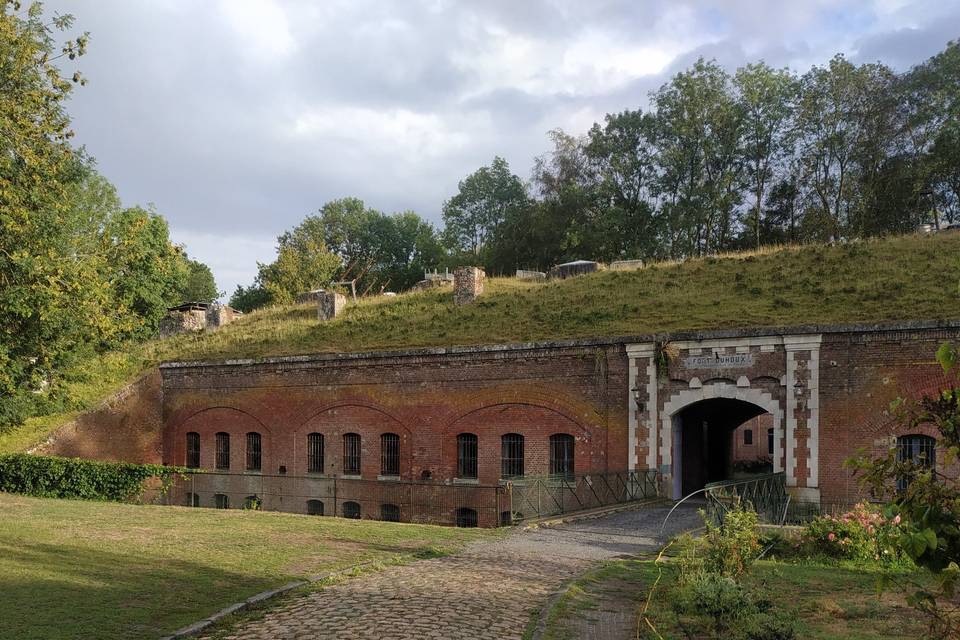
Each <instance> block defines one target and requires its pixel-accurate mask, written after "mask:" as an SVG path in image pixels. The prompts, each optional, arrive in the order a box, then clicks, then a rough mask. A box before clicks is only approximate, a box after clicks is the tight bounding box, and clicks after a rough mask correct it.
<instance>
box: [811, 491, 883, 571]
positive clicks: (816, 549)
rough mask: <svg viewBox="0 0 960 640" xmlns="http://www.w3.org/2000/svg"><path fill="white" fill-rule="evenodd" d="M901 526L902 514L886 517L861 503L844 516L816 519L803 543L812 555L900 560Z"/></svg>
mask: <svg viewBox="0 0 960 640" xmlns="http://www.w3.org/2000/svg"><path fill="white" fill-rule="evenodd" d="M899 529H900V516H894V517H892V518H887V517H885V516H884V515H883V513H881V512H880V510H879V509H878V508H876V507H875V506H873V505H871V504H869V503H866V502H861V503H860V504H857V505H856V506H854V507H853V508H852V509H851V510H850V511H847V512H846V513H843V514H841V515H837V516H831V515H826V516H820V517H818V518H815V519H814V520H813V521H812V522H810V524H808V525H807V527H806V529H805V530H804V532H803V543H804V544H805V545H806V546H807V548H808V551H809V552H810V553H811V554H812V555H820V556H826V557H828V558H835V559H837V560H861V561H879V562H884V563H889V562H893V561H896V560H898V559H899V554H898V553H897V551H896V549H897V547H896V540H897V538H898V536H899V534H900V531H899Z"/></svg>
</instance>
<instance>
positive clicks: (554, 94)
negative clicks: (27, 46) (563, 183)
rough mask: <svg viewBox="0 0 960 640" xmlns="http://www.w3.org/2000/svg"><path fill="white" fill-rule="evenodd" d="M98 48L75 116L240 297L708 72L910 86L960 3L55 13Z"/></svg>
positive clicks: (293, 0) (118, 0) (67, 1)
mask: <svg viewBox="0 0 960 640" xmlns="http://www.w3.org/2000/svg"><path fill="white" fill-rule="evenodd" d="M45 4H46V6H47V8H48V10H49V11H55V12H59V13H72V14H74V15H75V16H76V19H77V22H76V25H75V30H76V31H89V32H90V34H91V43H90V50H89V54H88V55H87V56H85V57H84V58H82V60H81V61H80V64H79V68H80V69H81V70H82V71H83V73H84V74H85V75H86V77H87V78H88V79H89V84H88V85H87V86H86V87H83V88H80V89H78V90H77V91H76V93H75V96H74V97H73V99H72V101H71V104H70V112H71V114H72V116H73V119H74V128H75V130H76V132H77V138H78V140H79V141H80V143H81V144H84V145H86V147H87V149H88V151H89V152H90V153H91V154H92V155H93V156H95V157H96V159H97V162H98V164H99V167H100V170H101V171H102V172H103V173H104V174H105V175H106V176H107V177H108V178H109V179H110V180H111V181H112V182H113V183H114V184H115V185H116V186H117V188H118V189H119V191H120V194H121V197H122V198H123V200H124V202H125V203H126V204H128V205H132V204H147V203H153V204H154V205H155V206H156V207H157V210H158V211H159V212H161V213H162V214H163V215H164V216H166V218H167V219H168V220H169V221H170V225H171V228H172V232H173V237H174V240H175V241H177V242H180V243H183V244H185V245H186V247H187V250H188V252H189V253H190V254H191V255H192V256H194V257H196V258H198V259H200V260H202V261H204V262H206V263H207V264H209V265H210V266H211V267H212V269H213V271H214V274H215V276H216V278H217V282H218V285H219V287H220V288H221V289H223V290H226V291H227V292H228V294H229V292H231V291H232V290H233V289H234V288H235V287H236V285H237V284H238V283H244V284H247V283H249V282H251V281H252V280H253V277H254V275H255V273H256V262H257V261H258V260H259V261H269V260H271V259H272V257H273V254H274V241H275V238H276V236H277V235H278V234H279V233H280V232H282V231H283V230H285V229H288V228H290V227H292V226H293V225H295V224H296V223H297V222H299V221H300V220H301V219H302V218H303V217H304V216H306V215H308V214H310V213H313V212H315V211H316V210H317V209H318V208H319V207H320V206H321V205H322V204H323V203H324V202H326V201H328V200H331V199H334V198H339V197H343V196H348V195H350V196H358V197H360V198H363V199H364V200H365V201H366V202H367V204H368V205H370V206H373V207H375V208H377V209H380V210H383V211H387V212H392V211H401V210H406V209H413V210H415V211H417V212H418V213H420V214H421V215H422V216H424V217H426V218H427V219H429V220H431V221H434V222H439V220H440V210H441V206H442V203H443V201H444V200H445V199H447V198H449V197H450V196H451V195H452V194H453V193H454V192H455V191H456V187H457V182H458V180H460V179H461V178H463V177H464V176H466V175H467V174H469V173H470V172H472V171H473V170H475V169H476V168H478V167H480V166H482V165H484V164H487V163H489V162H490V160H491V159H492V158H493V156H494V155H497V154H499V155H502V156H504V157H505V158H506V159H507V160H508V161H509V162H510V164H511V166H512V167H513V170H514V172H515V173H517V174H518V175H520V176H521V177H523V178H526V177H528V175H529V172H530V167H531V165H532V159H533V157H534V156H536V155H539V154H541V153H543V152H544V151H545V150H546V146H547V145H546V137H545V133H546V132H547V131H548V130H550V129H552V128H556V127H561V128H563V129H565V130H567V131H568V132H571V133H583V132H584V131H586V129H587V128H588V127H589V126H590V124H591V123H593V122H594V121H597V120H601V119H602V117H603V114H605V113H608V112H612V111H620V110H623V109H626V108H636V107H638V106H640V107H643V106H645V105H646V103H647V94H648V93H649V92H650V91H651V90H652V89H655V88H657V87H659V86H660V85H661V84H663V83H664V82H665V81H666V80H667V79H668V78H669V77H670V76H671V75H672V74H674V73H676V72H677V71H678V70H680V69H683V68H684V67H686V66H687V65H689V64H690V63H691V62H692V61H694V60H696V58H697V57H698V56H704V57H707V58H716V59H717V60H718V61H719V62H720V63H721V64H723V65H724V66H726V67H728V68H730V69H735V68H736V67H737V66H739V65H741V64H743V63H744V62H746V61H753V60H756V59H760V58H762V59H764V60H766V61H767V62H768V63H770V64H772V65H774V66H791V67H793V68H794V69H798V70H804V69H806V68H808V67H809V66H810V65H812V64H822V63H824V62H825V61H827V60H828V59H829V58H830V57H831V56H832V55H833V54H834V53H836V52H843V53H844V54H846V55H847V56H849V57H850V58H852V59H854V60H857V61H875V60H882V61H884V62H886V63H888V64H890V65H892V66H894V67H896V68H898V69H906V68H909V67H910V66H911V65H912V64H915V63H917V62H920V61H922V60H923V59H925V58H927V57H929V56H930V55H932V54H934V53H936V52H937V51H939V50H941V49H942V48H943V47H944V45H945V44H946V43H947V41H949V40H951V39H955V38H957V37H960V0H918V1H914V2H907V1H902V0H837V1H826V0H791V1H790V2H773V1H770V0H713V1H710V0H703V1H699V2H698V1H695V0H623V1H616V0H590V1H587V0H582V1H580V0H568V1H561V0H485V1H483V2H480V1H467V0H463V1H459V2H454V1H452V0H422V1H418V0H393V1H391V0H374V1H366V0H313V1H307V0H289V1H283V0H220V1H215V0H191V1H187V0H151V1H147V0H52V1H48V2H46V3H45Z"/></svg>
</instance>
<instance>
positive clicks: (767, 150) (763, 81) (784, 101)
mask: <svg viewBox="0 0 960 640" xmlns="http://www.w3.org/2000/svg"><path fill="white" fill-rule="evenodd" d="M733 84H734V87H735V89H736V92H737V100H738V102H739V105H740V109H741V111H742V113H743V142H742V144H743V159H744V162H745V164H746V172H747V175H748V177H749V182H750V190H751V192H752V195H753V215H752V220H751V222H750V226H752V227H753V236H754V237H753V239H754V244H755V246H757V247H759V246H760V244H761V241H762V234H761V227H762V224H763V223H762V215H761V213H762V210H763V202H764V197H765V196H766V193H767V186H768V185H769V184H770V182H771V181H772V180H773V179H774V178H775V171H776V169H777V167H778V166H780V161H781V160H782V159H783V157H784V156H785V155H786V154H788V153H789V152H790V151H791V146H792V144H791V143H792V140H791V138H790V135H789V133H790V129H791V117H792V115H793V103H794V97H795V95H796V80H795V79H794V77H793V74H791V73H790V71H789V70H786V69H782V70H774V69H772V68H770V67H769V66H767V65H766V64H764V63H763V62H760V63H757V64H748V65H747V66H745V67H742V68H740V69H738V70H737V73H736V75H735V76H734V78H733Z"/></svg>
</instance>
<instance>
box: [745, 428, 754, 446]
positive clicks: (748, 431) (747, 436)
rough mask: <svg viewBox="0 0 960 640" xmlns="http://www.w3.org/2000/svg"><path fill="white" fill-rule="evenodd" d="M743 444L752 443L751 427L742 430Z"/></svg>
mask: <svg viewBox="0 0 960 640" xmlns="http://www.w3.org/2000/svg"><path fill="white" fill-rule="evenodd" d="M743 444H753V429H744V430H743Z"/></svg>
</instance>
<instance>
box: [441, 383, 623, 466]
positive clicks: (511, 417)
mask: <svg viewBox="0 0 960 640" xmlns="http://www.w3.org/2000/svg"><path fill="white" fill-rule="evenodd" d="M597 431H600V433H597ZM461 433H471V434H475V435H476V436H477V454H478V455H477V476H478V478H479V481H480V482H481V483H482V484H487V483H492V482H496V481H497V480H499V478H500V475H501V471H502V469H501V444H502V443H501V438H502V436H504V435H505V434H508V433H518V434H520V435H522V436H523V437H524V473H525V474H526V475H542V474H547V473H549V471H550V436H551V435H554V434H557V433H567V434H570V435H572V436H574V437H575V438H576V442H577V444H576V448H575V454H576V467H577V469H580V470H583V471H584V472H588V471H590V470H597V469H598V467H599V466H601V465H602V464H603V462H602V461H603V459H604V453H605V451H604V450H603V449H604V445H605V443H606V439H605V435H606V430H605V429H603V427H593V428H591V427H588V426H585V425H584V424H582V423H581V422H578V421H577V420H575V419H573V418H572V417H571V416H570V415H568V414H567V413H566V412H561V411H558V410H557V409H556V408H555V407H553V406H544V405H542V404H539V403H533V402H499V403H494V404H487V405H484V406H481V407H477V408H472V409H470V410H468V411H466V412H464V413H463V414H462V415H460V417H459V418H457V419H456V420H454V421H453V422H452V423H450V424H448V425H447V426H446V427H445V428H444V429H443V431H442V434H443V435H442V444H441V447H440V450H441V475H442V476H443V477H455V476H456V472H457V435H458V434H461Z"/></svg>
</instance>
